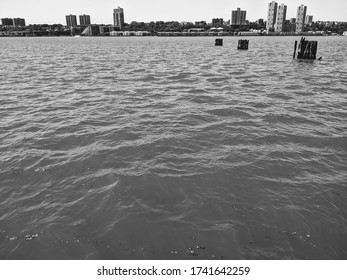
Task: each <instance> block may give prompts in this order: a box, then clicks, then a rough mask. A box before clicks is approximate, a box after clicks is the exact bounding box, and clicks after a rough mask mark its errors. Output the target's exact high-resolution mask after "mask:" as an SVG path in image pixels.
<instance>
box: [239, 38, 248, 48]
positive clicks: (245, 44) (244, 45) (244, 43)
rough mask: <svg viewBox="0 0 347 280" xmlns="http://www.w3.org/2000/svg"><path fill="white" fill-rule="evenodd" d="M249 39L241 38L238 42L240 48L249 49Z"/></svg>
mask: <svg viewBox="0 0 347 280" xmlns="http://www.w3.org/2000/svg"><path fill="white" fill-rule="evenodd" d="M248 44H249V40H239V42H238V44H237V49H238V50H248Z"/></svg>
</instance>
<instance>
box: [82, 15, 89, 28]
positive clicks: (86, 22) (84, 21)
mask: <svg viewBox="0 0 347 280" xmlns="http://www.w3.org/2000/svg"><path fill="white" fill-rule="evenodd" d="M80 25H82V26H86V25H90V15H81V16H80Z"/></svg>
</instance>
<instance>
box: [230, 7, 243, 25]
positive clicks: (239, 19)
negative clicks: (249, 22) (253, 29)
mask: <svg viewBox="0 0 347 280" xmlns="http://www.w3.org/2000/svg"><path fill="white" fill-rule="evenodd" d="M231 25H246V11H242V10H241V9H240V8H237V10H236V11H231Z"/></svg>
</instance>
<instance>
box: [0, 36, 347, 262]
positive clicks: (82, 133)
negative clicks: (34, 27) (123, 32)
mask: <svg viewBox="0 0 347 280" xmlns="http://www.w3.org/2000/svg"><path fill="white" fill-rule="evenodd" d="M214 39H215V38H214V37H202V38H200V37H193V38H179V37H175V38H162V37H147V38H134V37H132V38H106V37H102V38H71V37H69V38H0V61H1V67H0V258H1V259H346V258H347V238H346V232H347V203H346V201H347V183H346V182H347V113H346V108H347V62H346V60H345V57H346V53H347V41H346V37H310V38H309V39H310V40H317V41H318V55H317V56H318V57H320V56H321V57H322V58H323V59H322V60H321V61H318V60H316V61H300V60H293V59H292V54H293V47H294V41H295V40H300V38H299V37H249V38H248V39H249V40H250V43H249V50H248V51H238V50H236V46H237V41H238V40H239V39H240V38H239V37H225V38H224V46H219V47H216V46H214Z"/></svg>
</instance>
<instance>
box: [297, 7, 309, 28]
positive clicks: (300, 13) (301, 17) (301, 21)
mask: <svg viewBox="0 0 347 280" xmlns="http://www.w3.org/2000/svg"><path fill="white" fill-rule="evenodd" d="M306 11H307V7H306V6H305V5H301V6H299V7H298V9H297V12H296V29H295V31H296V33H301V32H303V31H304V25H305V18H306Z"/></svg>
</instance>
